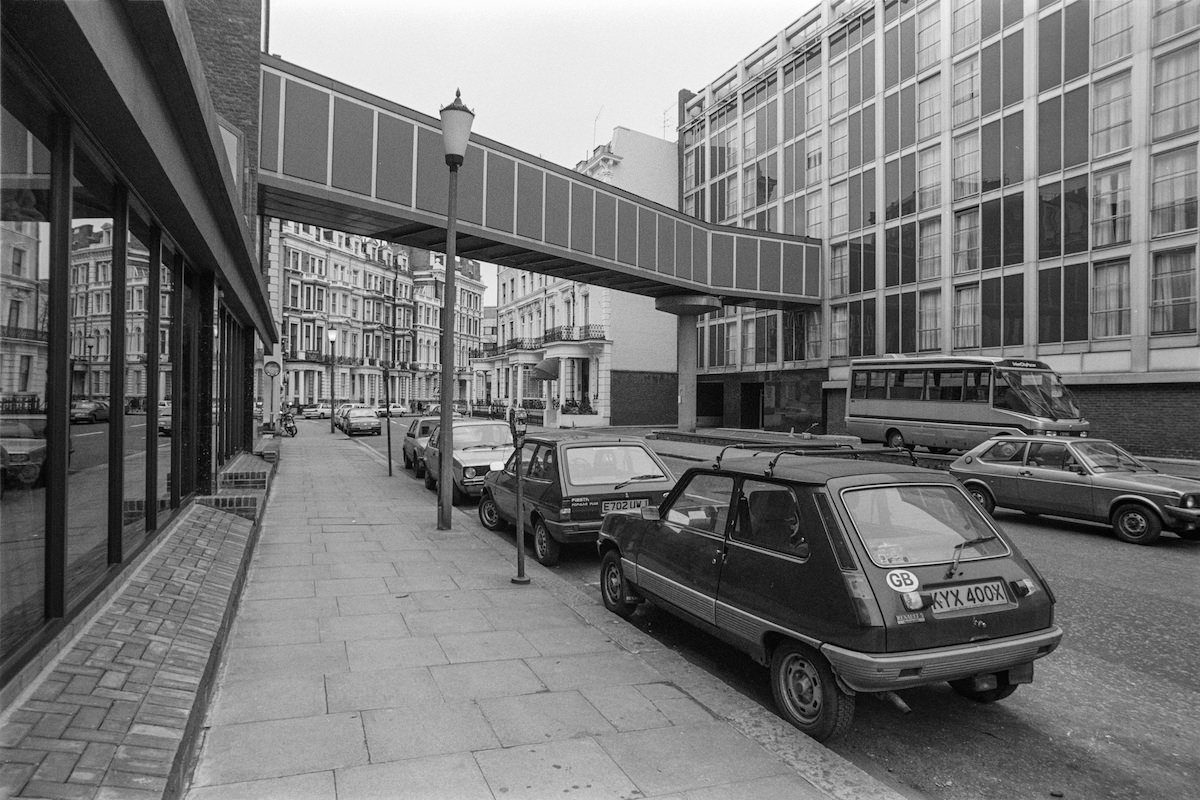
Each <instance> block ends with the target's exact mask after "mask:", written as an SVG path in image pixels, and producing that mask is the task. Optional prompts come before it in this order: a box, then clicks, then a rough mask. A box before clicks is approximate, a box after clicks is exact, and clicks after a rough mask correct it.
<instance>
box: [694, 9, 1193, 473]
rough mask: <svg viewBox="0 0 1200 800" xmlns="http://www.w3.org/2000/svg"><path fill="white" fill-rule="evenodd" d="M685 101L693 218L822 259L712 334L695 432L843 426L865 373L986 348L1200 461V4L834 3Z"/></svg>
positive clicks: (1104, 416) (731, 313)
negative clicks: (770, 301)
mask: <svg viewBox="0 0 1200 800" xmlns="http://www.w3.org/2000/svg"><path fill="white" fill-rule="evenodd" d="M679 111H680V123H679V124H680V128H679V148H680V158H681V160H682V165H683V168H682V175H681V177H680V187H679V191H680V197H681V208H682V209H683V210H684V211H685V213H688V214H690V215H692V216H695V217H699V218H701V219H704V220H707V221H709V222H715V223H723V224H730V225H736V226H741V227H753V228H757V229H760V230H771V231H780V232H784V233H790V234H800V235H807V236H811V237H815V238H817V239H820V240H821V241H822V243H823V244H822V248H823V251H824V253H823V255H824V256H825V262H824V263H825V264H827V274H826V275H825V276H824V278H823V296H822V298H821V301H820V303H819V304H817V303H812V304H809V305H806V306H796V307H793V308H790V309H784V310H781V311H779V310H776V311H772V310H766V309H759V308H746V307H742V308H736V307H726V308H723V309H721V310H720V311H719V312H717V313H713V314H711V315H709V316H708V317H707V318H706V319H704V320H703V321H702V322H701V323H700V331H699V339H698V351H699V354H700V358H699V371H700V375H699V379H698V385H697V415H698V420H699V422H700V424H702V425H703V424H705V423H708V424H715V423H724V424H734V425H741V426H743V427H759V426H762V427H767V428H775V429H783V430H786V429H788V428H793V427H794V428H797V429H801V428H806V427H808V426H809V425H810V424H812V423H814V422H816V423H818V424H820V425H822V426H823V427H824V428H826V429H827V430H828V431H830V432H836V431H837V430H838V429H839V425H840V422H841V418H842V416H843V413H844V401H845V390H846V384H845V382H846V377H847V367H848V364H849V362H850V360H851V359H853V358H855V357H858V356H873V355H884V354H906V355H917V354H928V353H953V354H985V355H997V356H1010V357H1020V358H1036V359H1038V360H1041V361H1044V362H1046V363H1048V364H1050V365H1051V366H1052V367H1053V368H1055V369H1056V370H1057V371H1058V372H1060V373H1061V374H1062V375H1063V377H1064V380H1065V381H1066V382H1067V384H1068V385H1069V386H1070V387H1071V388H1072V389H1073V390H1074V391H1075V392H1076V393H1077V395H1078V396H1079V400H1080V403H1081V405H1082V407H1083V409H1084V412H1085V414H1086V416H1088V417H1089V418H1090V419H1091V421H1092V423H1093V428H1094V430H1095V432H1096V433H1097V434H1099V435H1107V436H1111V437H1113V438H1116V439H1118V440H1119V441H1121V442H1122V443H1124V444H1126V445H1127V446H1129V447H1132V448H1134V449H1135V450H1136V451H1138V452H1144V453H1152V454H1158V455H1179V456H1196V455H1197V454H1200V444H1198V442H1200V410H1198V409H1200V403H1198V402H1197V399H1198V398H1200V333H1198V331H1197V292H1198V291H1200V280H1198V278H1197V269H1198V268H1197V254H1196V247H1197V238H1198V236H1197V233H1198V231H1197V214H1196V199H1197V198H1196V195H1197V181H1196V175H1197V169H1196V161H1197V141H1198V138H1200V2H1197V0H1104V1H1103V2H1087V1H1086V0H1074V1H1071V0H1066V1H1064V0H924V2H918V0H873V1H872V2H852V1H851V0H821V2H820V5H819V6H818V7H816V8H814V9H813V10H812V11H811V12H810V13H808V14H806V15H805V16H803V17H802V18H801V19H799V20H797V21H796V22H795V23H793V24H792V25H789V26H788V27H787V28H786V29H785V30H782V31H779V32H777V33H776V34H774V35H773V36H770V38H769V39H768V40H767V41H766V43H765V44H763V45H762V46H761V47H759V48H758V49H756V50H755V51H754V52H753V53H750V54H749V55H747V56H746V57H745V58H744V59H742V60H741V61H739V62H738V63H737V64H734V65H732V66H731V67H730V68H729V69H728V70H726V71H725V73H724V74H722V75H721V76H720V77H719V78H717V79H716V80H715V81H713V82H712V83H710V84H709V85H707V86H705V87H704V88H702V89H700V90H699V91H697V92H694V93H693V92H690V91H687V92H683V93H681V96H680V105H679Z"/></svg>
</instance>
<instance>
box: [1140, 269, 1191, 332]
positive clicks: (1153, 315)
mask: <svg viewBox="0 0 1200 800" xmlns="http://www.w3.org/2000/svg"><path fill="white" fill-rule="evenodd" d="M1195 330H1196V254H1195V252H1194V251H1192V250H1180V251H1178V252H1174V253H1157V254H1155V256H1154V273H1153V276H1152V278H1151V281H1150V332H1151V333H1187V332H1191V331H1195Z"/></svg>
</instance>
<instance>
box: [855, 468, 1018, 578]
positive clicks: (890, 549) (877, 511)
mask: <svg viewBox="0 0 1200 800" xmlns="http://www.w3.org/2000/svg"><path fill="white" fill-rule="evenodd" d="M842 503H843V504H844V505H845V506H846V511H848V512H849V514H850V520H851V522H853V524H854V529H855V530H856V531H857V532H858V537H859V539H860V540H861V541H862V543H863V546H864V547H865V548H866V551H867V554H868V555H869V556H870V558H871V560H872V561H873V562H874V563H875V564H876V565H878V566H881V567H896V566H900V565H909V564H936V563H939V562H946V561H951V560H953V559H954V557H955V555H956V554H957V553H956V550H955V547H956V546H957V545H961V544H962V543H963V542H970V541H977V542H978V543H977V544H974V545H972V546H970V547H965V548H959V549H960V550H962V553H961V556H960V559H961V560H962V561H971V560H974V559H979V558H991V557H994V556H1002V555H1007V554H1008V545H1007V544H1005V542H1004V540H1003V539H1001V538H999V537H998V536H996V533H995V531H994V530H993V529H992V527H991V526H990V525H989V524H988V522H987V520H985V519H984V518H983V515H982V514H981V512H980V511H979V510H978V509H976V507H975V506H974V505H973V504H972V503H971V501H970V499H968V498H967V496H966V495H965V494H964V493H963V492H962V491H960V490H959V489H958V487H955V486H946V485H933V484H899V485H894V486H870V487H865V488H862V489H847V490H845V491H843V492H842Z"/></svg>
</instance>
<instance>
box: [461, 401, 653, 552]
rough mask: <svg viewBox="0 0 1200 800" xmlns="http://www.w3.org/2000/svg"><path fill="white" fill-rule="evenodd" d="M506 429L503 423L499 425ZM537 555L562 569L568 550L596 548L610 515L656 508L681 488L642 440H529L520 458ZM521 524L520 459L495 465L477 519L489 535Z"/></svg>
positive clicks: (567, 435)
mask: <svg viewBox="0 0 1200 800" xmlns="http://www.w3.org/2000/svg"><path fill="white" fill-rule="evenodd" d="M493 424H503V423H493ZM521 471H522V472H523V474H524V486H523V487H522V491H523V495H524V499H525V503H526V504H527V505H526V508H527V509H528V514H527V515H526V518H525V519H524V520H522V523H523V525H522V527H523V528H524V529H527V530H529V531H531V532H532V534H533V555H534V557H535V558H536V559H537V560H538V561H540V562H541V563H542V564H546V565H553V564H557V563H558V559H559V556H560V554H561V550H562V545H564V544H592V543H594V542H595V541H596V535H597V533H599V531H600V522H601V520H602V519H603V518H604V515H605V514H606V513H608V512H609V511H620V510H624V509H630V508H641V507H642V506H649V505H654V506H657V505H658V504H659V503H660V502H661V501H662V499H663V497H665V496H666V494H667V492H668V491H670V490H671V487H672V486H674V485H675V476H674V475H673V474H671V470H669V469H667V465H666V464H664V463H663V461H662V459H660V458H659V457H658V454H657V453H655V452H654V451H653V450H651V449H650V448H649V447H648V446H647V445H646V443H645V442H644V441H642V440H640V439H636V438H629V437H621V438H610V437H599V436H590V435H587V434H583V433H576V432H572V431H550V432H546V433H539V434H538V435H536V436H527V437H526V439H525V448H524V450H523V451H522V454H521ZM516 519H517V461H516V455H515V454H514V455H513V456H511V457H510V458H509V459H508V461H507V463H504V464H496V465H494V469H493V470H492V471H491V472H489V473H488V475H487V477H486V478H485V479H484V481H483V490H482V495H481V497H480V498H479V521H480V522H482V523H483V526H484V527H485V528H487V529H489V530H496V529H497V528H500V527H501V526H503V525H505V524H516Z"/></svg>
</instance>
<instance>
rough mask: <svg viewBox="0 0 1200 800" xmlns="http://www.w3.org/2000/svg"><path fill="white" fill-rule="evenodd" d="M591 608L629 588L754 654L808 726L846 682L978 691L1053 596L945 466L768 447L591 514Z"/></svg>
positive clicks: (838, 706)
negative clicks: (661, 492) (770, 453)
mask: <svg viewBox="0 0 1200 800" xmlns="http://www.w3.org/2000/svg"><path fill="white" fill-rule="evenodd" d="M597 547H598V548H599V551H600V555H601V562H600V592H601V596H602V598H603V601H604V605H605V606H606V607H607V608H608V609H609V610H610V611H611V612H613V613H615V614H618V615H620V616H624V617H627V616H630V615H631V614H633V613H634V610H635V608H636V605H637V604H638V603H639V602H641V601H642V600H643V599H644V598H650V599H653V600H654V603H655V605H656V606H659V607H661V608H663V609H665V610H666V611H668V612H670V613H672V614H675V615H678V616H679V617H681V618H683V619H685V620H687V621H689V622H692V623H694V624H697V625H699V626H700V627H701V628H702V629H704V630H706V631H709V632H710V633H714V634H716V635H717V636H719V637H720V638H721V639H723V640H726V641H728V642H730V643H731V644H733V645H734V646H736V647H738V648H740V649H741V650H743V651H744V652H746V653H748V654H749V655H750V656H751V657H753V658H754V659H755V660H756V661H758V662H759V663H761V664H763V665H767V666H769V676H770V684H771V690H772V694H773V695H774V698H775V702H776V705H777V706H778V708H779V711H780V713H781V714H782V715H783V717H784V718H785V719H787V720H788V721H789V722H790V723H791V724H793V725H794V726H796V727H797V728H799V729H800V730H801V731H803V732H805V733H807V734H808V735H810V736H812V737H813V738H814V739H817V740H825V739H828V738H831V737H834V736H837V735H839V734H842V733H844V732H845V731H846V730H848V729H849V728H850V725H851V722H852V719H853V715H854V702H855V693H862V692H888V691H893V690H898V689H907V688H910V687H914V686H922V685H926V684H933V683H938V682H941V681H948V682H949V684H950V686H951V687H952V688H953V689H954V690H955V691H956V692H957V693H959V694H960V695H964V696H966V697H968V698H970V699H972V700H976V701H979V702H992V701H996V700H1000V699H1002V698H1004V697H1007V696H1008V695H1010V694H1012V692H1013V691H1015V690H1016V688H1017V686H1018V685H1020V684H1022V683H1029V682H1031V681H1032V680H1033V662H1034V660H1035V659H1038V658H1041V657H1043V656H1045V655H1047V654H1049V653H1050V652H1052V651H1053V650H1054V649H1055V648H1056V647H1057V646H1058V644H1059V641H1060V640H1061V638H1062V629H1061V628H1059V627H1058V626H1057V625H1055V624H1054V595H1053V594H1052V593H1051V591H1050V588H1049V587H1048V586H1047V584H1046V583H1045V581H1044V580H1043V579H1042V577H1041V575H1040V574H1039V573H1038V571H1037V570H1036V569H1035V568H1034V567H1033V565H1032V564H1031V563H1030V562H1029V561H1028V560H1026V559H1025V557H1024V556H1023V555H1022V554H1021V553H1020V551H1019V550H1018V549H1017V546H1016V545H1015V544H1014V543H1013V542H1012V540H1010V539H1009V538H1008V537H1007V536H1006V535H1005V533H1004V532H1003V531H1002V530H1000V529H999V528H998V527H997V526H996V525H995V524H994V523H993V522H992V520H991V518H990V517H988V516H987V515H986V514H984V513H983V512H982V510H981V509H980V508H979V506H978V504H976V503H975V502H974V501H972V500H971V497H970V495H968V494H967V492H966V490H965V489H964V488H963V487H962V485H961V484H959V483H958V482H957V481H955V480H954V479H953V478H951V477H950V476H949V475H947V474H946V473H945V472H938V471H933V470H926V469H921V468H919V467H909V466H900V465H893V464H882V463H876V462H870V461H858V460H850V459H838V458H827V457H820V456H805V455H794V454H782V455H776V456H774V457H770V458H768V457H766V456H752V457H747V458H739V459H735V460H733V461H727V462H725V463H724V464H722V463H721V462H720V461H718V463H717V465H710V466H705V467H693V468H692V469H689V470H688V471H687V472H686V473H684V475H683V477H682V478H680V480H679V483H678V485H677V486H676V487H675V489H674V490H673V491H672V492H671V494H670V495H669V496H668V497H667V498H666V500H664V501H663V502H662V503H661V505H647V506H643V507H642V508H638V509H631V510H628V511H615V512H611V513H609V514H607V515H606V516H605V518H604V524H603V526H602V527H601V530H600V538H599V542H598V544H597Z"/></svg>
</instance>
